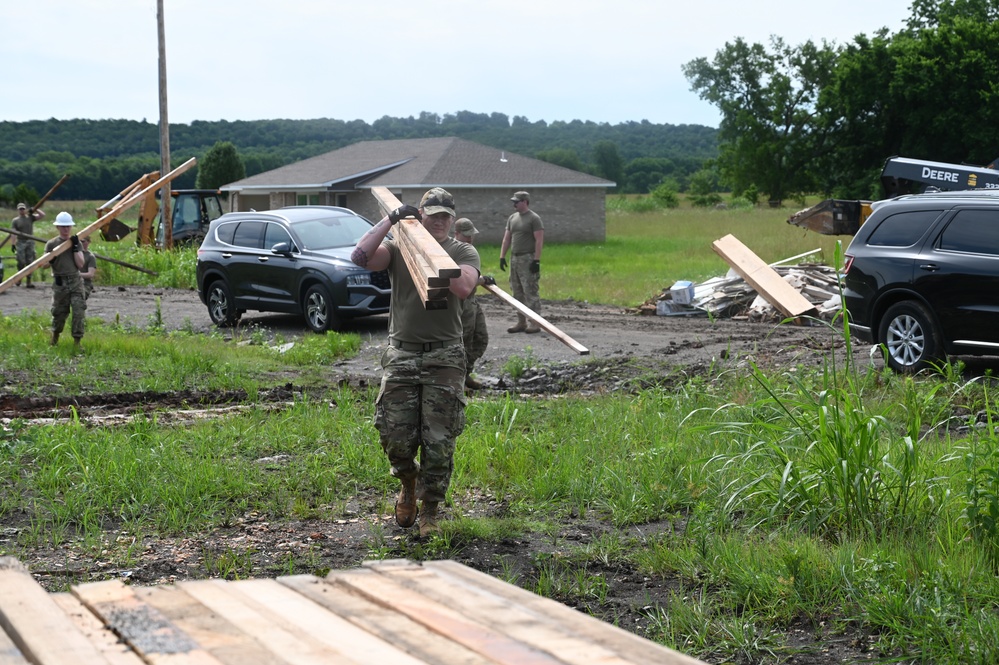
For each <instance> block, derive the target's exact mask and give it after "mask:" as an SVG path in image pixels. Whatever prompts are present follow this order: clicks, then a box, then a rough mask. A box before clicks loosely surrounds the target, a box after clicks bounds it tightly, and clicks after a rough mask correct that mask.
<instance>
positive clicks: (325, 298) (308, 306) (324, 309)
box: [302, 284, 338, 333]
mask: <svg viewBox="0 0 999 665" xmlns="http://www.w3.org/2000/svg"><path fill="white" fill-rule="evenodd" d="M302 311H304V312H305V323H306V324H308V326H309V328H311V329H312V330H313V331H315V332H317V333H324V332H326V331H328V330H335V329H336V328H337V326H338V322H337V318H336V310H335V308H334V307H333V301H332V300H331V299H330V294H329V291H327V290H326V287H325V286H323V285H322V284H313V285H312V286H310V287H309V290H308V291H306V292H305V301H304V302H303V303H302Z"/></svg>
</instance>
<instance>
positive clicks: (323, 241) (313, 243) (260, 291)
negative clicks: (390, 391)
mask: <svg viewBox="0 0 999 665" xmlns="http://www.w3.org/2000/svg"><path fill="white" fill-rule="evenodd" d="M370 228H371V222H369V221H368V220H367V219H365V218H364V217H361V216H360V215H358V214H356V213H354V212H352V211H350V210H347V209H346V208H334V207H331V206H296V207H291V208H281V209H280V210H270V211H266V212H230V213H227V214H225V215H223V216H221V217H219V218H218V219H216V220H215V221H213V222H212V223H211V226H209V228H208V234H207V235H206V236H205V239H204V241H203V242H202V243H201V247H200V248H199V249H198V264H197V277H198V295H199V296H200V297H201V302H203V303H205V305H207V306H208V315H209V316H210V317H211V319H212V321H213V322H214V323H215V324H216V325H218V326H231V325H233V324H235V323H236V321H238V320H239V317H240V316H241V315H242V314H243V312H245V311H247V310H256V311H260V312H287V313H290V314H302V315H304V316H305V321H306V323H307V324H308V326H309V328H311V329H312V330H314V331H316V332H326V331H327V330H336V329H339V328H340V326H341V324H342V322H343V321H344V320H345V319H348V318H352V317H357V316H368V315H372V314H383V313H385V312H387V311H388V309H389V295H390V293H391V286H390V284H389V278H388V273H387V272H386V271H384V270H383V271H380V272H374V273H373V272H371V271H370V270H365V269H363V268H359V267H357V266H356V265H354V263H352V262H351V260H350V254H351V252H352V251H353V249H354V246H355V245H356V244H357V241H358V240H360V238H361V236H363V235H364V234H365V233H367V231H368V230H369V229H370Z"/></svg>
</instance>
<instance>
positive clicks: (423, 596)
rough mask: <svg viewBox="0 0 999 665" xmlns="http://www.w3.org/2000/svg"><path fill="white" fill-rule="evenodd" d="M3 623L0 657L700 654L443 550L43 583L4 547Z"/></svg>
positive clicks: (246, 661) (243, 659)
mask: <svg viewBox="0 0 999 665" xmlns="http://www.w3.org/2000/svg"><path fill="white" fill-rule="evenodd" d="M5 561H6V563H5ZM0 627H2V631H0V663H4V664H6V663H19V664H25V663H36V664H40V665H62V664H70V663H72V665H90V664H94V663H101V664H107V663H115V664H117V665H141V664H142V663H156V664H167V663H168V664H169V665H180V664H188V663H190V664H198V665H202V664H204V665H209V664H218V663H222V664H228V663H231V664H233V665H256V664H258V663H316V664H325V663H338V664H339V663H358V664H368V663H386V664H388V663H391V664H393V665H396V664H398V665H410V664H413V665H415V664H418V663H439V664H442V665H448V664H450V663H463V664H480V665H486V664H489V663H504V664H509V665H514V664H516V665H532V664H537V665H542V664H544V665H558V664H566V663H573V664H579V665H582V664H584V663H586V664H589V663H608V664H615V665H628V664H631V663H635V664H639V663H640V664H642V665H645V664H648V663H663V664H666V665H681V664H682V665H692V664H695V663H700V662H701V661H698V660H695V659H693V658H690V657H688V656H684V655H683V654H680V653H677V652H675V651H672V650H670V649H667V648H665V647H662V646H659V645H657V644H655V643H654V642H651V641H649V640H646V639H644V638H642V637H639V636H637V635H634V634H632V633H629V632H627V631H625V630H623V629H620V628H617V627H615V626H612V625H610V624H607V623H603V622H601V621H599V620H597V619H594V618H592V617H589V616H587V615H585V614H582V613H580V612H577V611H576V610H573V609H570V608H568V607H566V606H564V605H561V604H559V603H557V602H555V601H552V600H549V599H546V598H542V597H540V596H536V595H534V594H532V593H530V592H528V591H524V590H522V589H519V588H517V587H515V586H512V585H510V584H507V583H506V582H502V581H500V580H497V579H495V578H493V577H490V576H488V575H485V574H483V573H479V572H476V571H474V570H472V569H470V568H467V567H465V566H463V565H461V564H458V563H455V562H453V561H433V562H425V563H423V564H418V563H413V562H410V561H407V560H393V561H378V562H370V563H369V564H366V565H365V566H363V567H362V568H359V569H353V570H348V571H334V572H331V573H330V574H329V575H327V576H326V577H325V578H318V577H314V576H312V575H291V576H287V577H279V578H277V579H258V580H242V581H238V582H226V581H223V580H198V581H189V582H178V583H177V584H176V585H175V586H174V585H169V586H154V587H132V586H127V585H125V584H123V583H121V582H120V581H117V580H110V581H106V582H92V583H87V584H82V585H79V586H74V587H72V591H71V592H69V593H56V594H48V593H46V592H45V590H44V589H42V588H41V587H40V586H39V585H38V584H37V583H36V582H35V581H34V580H33V579H32V577H31V576H30V574H28V572H27V571H26V570H24V569H23V566H21V565H20V564H19V563H18V562H17V561H16V560H14V559H6V560H2V559H0Z"/></svg>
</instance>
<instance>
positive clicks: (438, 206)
mask: <svg viewBox="0 0 999 665" xmlns="http://www.w3.org/2000/svg"><path fill="white" fill-rule="evenodd" d="M420 208H421V209H422V210H423V214H424V215H436V214H437V213H439V212H446V213H447V214H449V215H451V216H452V217H455V216H456V215H455V212H454V197H453V196H451V195H450V194H449V193H448V192H447V190H445V189H444V188H442V187H434V188H433V189H431V190H428V191H427V193H426V194H424V195H423V198H422V199H421V200H420Z"/></svg>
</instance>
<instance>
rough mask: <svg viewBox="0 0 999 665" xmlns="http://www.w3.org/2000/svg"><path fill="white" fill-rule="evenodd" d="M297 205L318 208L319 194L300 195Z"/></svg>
mask: <svg viewBox="0 0 999 665" xmlns="http://www.w3.org/2000/svg"><path fill="white" fill-rule="evenodd" d="M296 205H300V206H317V205H319V194H299V195H298V203H297V204H296Z"/></svg>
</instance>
